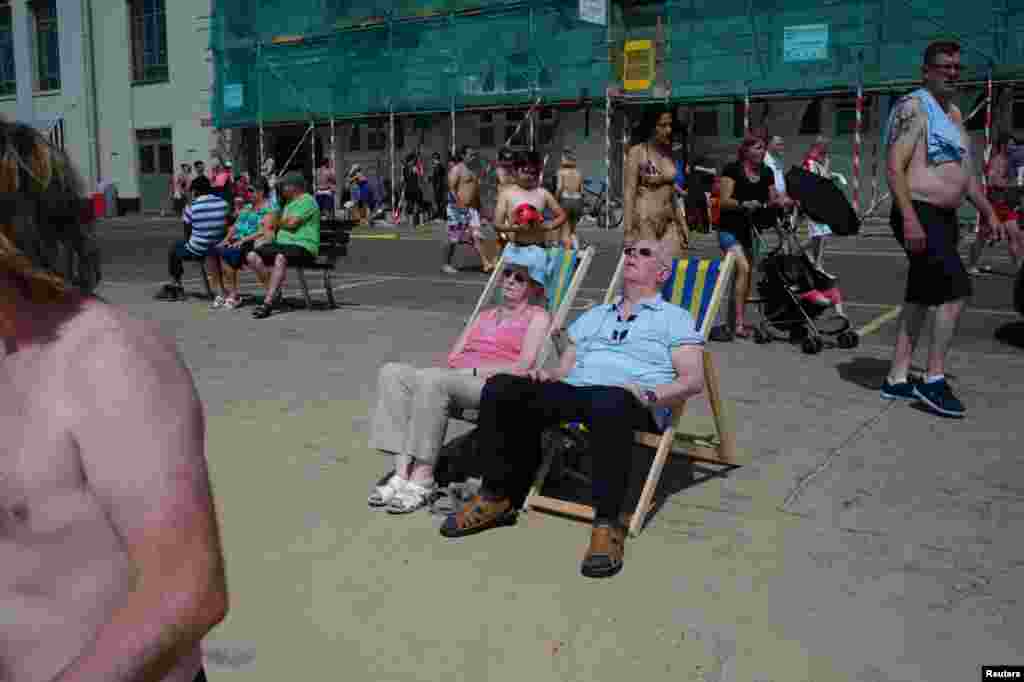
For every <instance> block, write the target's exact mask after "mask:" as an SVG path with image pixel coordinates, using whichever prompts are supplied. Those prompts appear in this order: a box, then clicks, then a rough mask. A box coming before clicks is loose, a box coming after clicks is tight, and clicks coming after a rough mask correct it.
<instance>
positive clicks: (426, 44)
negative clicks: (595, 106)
mask: <svg viewBox="0 0 1024 682" xmlns="http://www.w3.org/2000/svg"><path fill="white" fill-rule="evenodd" d="M467 4H472V5H474V6H477V7H479V6H480V5H486V3H482V2H481V0H473V2H472V3H466V2H450V1H449V2H436V1H435V2H430V3H423V2H419V3H413V2H394V3H390V4H389V3H380V2H377V3H364V7H362V8H361V7H359V6H357V5H358V3H345V4H344V6H343V7H342V6H340V5H342V3H327V2H317V1H311V0H289V2H287V4H286V3H284V2H280V1H278V0H274V1H264V2H261V3H256V4H253V3H251V2H246V1H245V0H221V1H220V2H217V3H216V11H215V17H214V19H215V21H214V35H213V38H212V47H213V50H214V54H215V62H216V67H217V88H216V95H215V98H214V99H215V102H214V112H215V119H216V123H217V125H218V126H219V127H231V126H239V125H251V124H253V123H256V122H258V121H263V122H264V123H273V122H276V121H288V120H296V119H300V120H301V119H309V118H317V119H321V120H322V119H324V118H327V117H341V118H343V117H347V116H356V115H365V114H379V113H386V112H388V111H396V112H418V111H448V110H449V109H450V108H451V107H452V106H455V107H456V108H458V109H463V108H465V107H472V106H481V105H493V104H502V103H504V104H519V103H525V102H530V101H533V100H535V99H536V98H538V97H541V98H543V99H544V100H547V101H551V100H568V99H579V98H580V97H597V96H603V95H604V88H605V85H606V82H607V71H608V57H607V54H608V53H607V47H606V43H607V37H606V32H607V30H606V28H605V27H603V26H598V25H595V24H588V23H584V22H581V21H580V20H579V18H578V4H577V2H576V0H558V1H555V2H530V3H508V2H504V3H492V5H493V6H492V7H486V6H485V7H483V8H482V9H480V11H479V12H473V13H462V14H459V13H458V12H459V11H460V10H463V9H464V6H465V5H467ZM286 7H287V9H286ZM289 36H301V37H302V40H301V42H293V43H288V42H287V41H288V37H289ZM275 39H276V40H277V42H276V43H275V42H274V41H275ZM282 39H283V40H282ZM282 43H284V44H282ZM570 48H571V49H570Z"/></svg>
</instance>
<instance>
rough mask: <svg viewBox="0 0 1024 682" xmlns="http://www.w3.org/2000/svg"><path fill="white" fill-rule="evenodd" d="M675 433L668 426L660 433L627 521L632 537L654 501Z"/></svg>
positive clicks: (635, 534) (641, 526) (642, 524)
mask: <svg viewBox="0 0 1024 682" xmlns="http://www.w3.org/2000/svg"><path fill="white" fill-rule="evenodd" d="M675 435H676V430H675V428H673V427H669V428H668V429H667V430H666V431H665V433H663V434H662V436H661V440H660V441H659V443H658V450H657V452H656V453H655V455H654V463H653V464H651V470H650V472H649V473H648V474H647V480H646V481H645V482H644V489H643V492H641V493H640V501H639V502H638V503H637V505H636V511H635V512H634V513H633V517H632V519H630V521H629V534H630V535H632V536H633V537H636V536H637V535H639V534H640V529H641V528H643V527H644V520H645V519H646V518H647V512H648V511H650V509H651V503H652V502H653V501H654V493H655V492H656V491H657V489H658V481H660V480H661V470H662V469H664V468H665V462H667V461H668V457H669V455H671V454H672V442H673V441H674V440H675Z"/></svg>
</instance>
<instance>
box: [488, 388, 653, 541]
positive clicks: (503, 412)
mask: <svg viewBox="0 0 1024 682" xmlns="http://www.w3.org/2000/svg"><path fill="white" fill-rule="evenodd" d="M566 421H578V422H582V423H585V424H586V425H587V426H588V427H589V429H590V438H589V441H590V443H591V451H590V455H591V456H592V457H593V458H594V460H593V461H594V463H593V484H592V493H593V497H594V507H595V509H596V511H597V518H598V519H600V520H604V521H614V520H616V519H617V518H618V516H619V512H620V511H621V510H622V505H623V502H624V499H623V498H624V497H625V495H626V491H627V488H628V486H629V475H630V472H631V470H632V460H633V457H632V446H633V432H634V431H636V430H643V431H653V432H657V430H658V429H657V427H656V426H655V423H654V419H653V417H652V416H651V412H650V410H649V409H647V408H646V407H644V406H643V405H642V404H641V403H640V402H639V401H638V400H637V399H636V398H635V397H634V396H633V394H632V393H630V392H629V391H627V390H626V389H624V388H619V387H612V386H588V387H583V388H581V387H577V386H570V385H569V384H565V383H561V382H558V383H540V382H535V381H530V380H529V379H525V378H523V377H516V376H511V375H507V374H499V375H498V376H495V377H492V378H491V379H489V380H488V381H487V383H486V384H485V385H484V389H483V394H482V395H481V402H480V417H479V421H478V422H477V425H478V427H479V431H478V434H479V436H480V452H481V453H482V455H483V456H482V458H481V459H482V461H481V464H482V470H483V476H484V488H485V489H486V490H487V492H488V493H490V494H494V495H501V496H508V497H511V498H512V502H513V504H514V505H516V506H521V505H522V503H523V500H524V499H525V497H526V494H527V492H529V489H530V485H531V483H533V478H534V476H535V475H536V473H537V468H538V467H539V466H540V463H541V459H542V453H541V449H540V434H541V432H542V431H543V430H544V429H545V428H547V427H550V426H555V425H557V424H560V423H562V422H566Z"/></svg>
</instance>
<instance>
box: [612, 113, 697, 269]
mask: <svg viewBox="0 0 1024 682" xmlns="http://www.w3.org/2000/svg"><path fill="white" fill-rule="evenodd" d="M645 127H646V128H647V129H648V130H649V131H650V133H649V137H648V139H647V141H646V142H644V143H642V144H637V145H634V146H633V147H632V148H630V150H629V154H628V155H627V156H626V167H625V170H624V171H623V199H624V204H625V215H624V217H623V228H624V232H625V240H626V241H639V240H643V239H648V240H654V241H659V242H663V243H666V244H667V245H668V247H669V253H670V254H671V255H672V257H673V258H680V257H682V254H683V249H684V248H686V245H687V243H688V241H689V231H688V229H687V226H686V221H685V219H684V218H683V217H682V214H681V212H679V211H677V210H676V204H675V197H674V194H675V177H676V163H675V161H674V160H673V157H672V112H671V111H669V110H667V109H660V108H659V109H654V110H652V111H650V112H649V113H648V118H647V125H646V126H645ZM653 225H661V226H664V227H663V229H664V231H663V232H662V233H660V234H647V233H646V232H645V230H646V229H647V227H645V226H653Z"/></svg>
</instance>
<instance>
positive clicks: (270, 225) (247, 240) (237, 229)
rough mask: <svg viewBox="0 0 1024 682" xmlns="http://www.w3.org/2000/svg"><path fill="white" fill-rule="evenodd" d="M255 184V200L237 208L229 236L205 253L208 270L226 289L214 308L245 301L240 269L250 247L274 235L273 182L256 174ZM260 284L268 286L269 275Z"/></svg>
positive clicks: (251, 249)
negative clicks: (241, 287) (271, 189)
mask: <svg viewBox="0 0 1024 682" xmlns="http://www.w3.org/2000/svg"><path fill="white" fill-rule="evenodd" d="M253 187H254V192H253V198H252V203H249V204H246V205H245V206H244V207H243V208H242V210H241V211H239V212H238V218H237V219H236V220H235V224H234V225H232V226H231V229H229V230H228V236H226V237H224V239H223V240H222V241H220V242H219V243H218V244H217V245H216V246H214V247H213V250H212V252H211V253H209V254H207V256H206V271H207V272H209V273H210V274H211V275H213V278H214V279H215V280H220V282H221V287H222V288H221V291H222V292H223V294H222V295H219V296H217V298H215V299H214V300H213V304H212V305H211V306H210V307H211V308H228V309H232V308H237V307H238V306H240V305H242V295H241V293H240V292H239V286H238V271H239V270H240V269H241V268H242V265H243V264H244V263H245V259H246V257H247V256H248V255H249V252H250V251H253V250H254V249H256V248H257V247H259V246H262V245H263V244H264V243H266V242H268V241H272V240H273V238H274V237H273V235H274V230H275V225H276V221H277V205H276V204H275V203H274V202H273V201H271V200H270V183H269V182H267V179H266V178H257V179H256V184H255V185H254V186H253ZM237 200H238V199H237V198H236V201H237ZM260 284H262V285H263V286H264V287H266V286H267V278H266V276H264V277H263V278H261V279H260Z"/></svg>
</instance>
